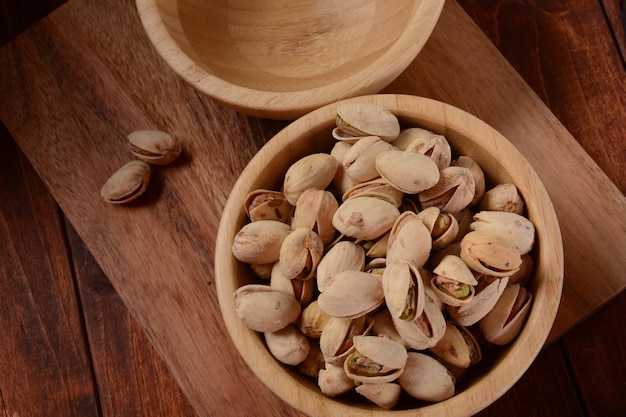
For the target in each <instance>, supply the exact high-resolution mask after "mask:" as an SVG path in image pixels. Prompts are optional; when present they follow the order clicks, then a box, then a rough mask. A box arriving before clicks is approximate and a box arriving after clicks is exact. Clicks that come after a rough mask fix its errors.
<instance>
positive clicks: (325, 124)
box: [215, 95, 563, 417]
mask: <svg viewBox="0 0 626 417" xmlns="http://www.w3.org/2000/svg"><path fill="white" fill-rule="evenodd" d="M350 100H352V101H368V102H372V103H375V104H378V105H380V106H383V107H385V108H387V109H389V110H390V111H391V112H392V113H394V114H396V115H397V116H398V118H399V119H400V121H401V124H402V125H403V126H404V127H409V126H419V127H424V128H427V129H430V130H432V131H434V132H437V133H440V134H443V135H444V136H445V137H446V138H447V139H448V141H449V142H450V144H451V145H452V147H453V149H454V150H455V151H456V153H457V154H463V155H468V156H471V157H472V158H474V159H475V160H476V161H478V163H479V164H480V165H481V167H482V168H483V170H484V171H485V174H486V177H487V178H488V180H489V181H491V182H492V183H504V182H512V183H514V184H515V185H516V186H517V187H518V189H519V190H520V192H521V194H522V195H523V197H524V199H525V202H526V204H527V209H528V216H529V218H530V219H531V220H532V222H533V223H534V225H535V227H536V231H537V236H536V237H537V241H536V244H535V248H534V249H533V250H534V258H535V261H536V272H535V276H534V278H533V281H532V285H531V286H530V288H529V290H530V291H531V292H532V293H533V297H534V300H533V307H532V310H531V313H530V315H529V317H528V320H527V322H526V325H525V327H524V328H523V330H522V332H521V333H520V334H519V336H518V337H517V339H516V340H515V341H514V342H513V343H512V344H510V345H509V346H507V347H504V348H503V349H500V350H498V352H497V353H493V354H492V353H491V352H490V353H489V355H487V356H486V357H484V358H483V361H482V362H480V363H479V364H478V365H476V366H475V368H474V369H472V370H471V372H470V373H469V375H468V378H467V379H466V380H463V381H462V383H461V384H460V385H459V386H458V387H457V394H456V395H455V396H453V397H452V398H450V399H448V400H446V401H443V402H440V403H435V404H424V403H419V402H415V403H408V404H401V408H400V409H397V410H384V409H381V408H377V407H375V406H369V405H367V402H366V401H365V400H364V399H363V398H357V399H356V400H355V397H350V396H348V397H346V398H337V399H331V398H328V397H326V396H324V395H322V394H321V393H320V392H319V389H318V388H317V385H316V383H317V381H315V380H313V379H310V378H307V377H305V376H303V375H301V374H299V373H298V372H297V371H296V370H294V369H291V368H290V367H286V366H283V365H281V364H279V363H278V362H277V361H276V360H274V359H273V357H272V356H271V355H270V353H269V352H268V350H267V348H266V347H265V344H264V342H263V339H262V336H260V335H259V334H257V333H255V332H254V331H251V330H249V329H248V328H247V327H246V326H245V325H244V324H243V323H242V322H241V321H240V320H239V319H238V318H237V317H236V314H235V306H234V302H233V293H234V291H235V290H236V289H237V288H238V287H239V286H241V285H243V284H246V283H250V282H253V281H257V279H255V277H254V275H253V274H252V272H251V271H250V270H249V269H248V267H247V266H245V265H244V264H242V263H240V262H239V261H237V260H236V259H235V258H234V257H233V255H232V253H231V245H232V242H233V238H234V236H235V234H236V233H237V232H238V231H239V229H240V228H241V226H242V225H243V224H244V222H246V216H245V213H244V211H243V209H242V207H243V201H244V198H245V196H246V194H247V193H248V192H249V191H251V190H254V189H257V188H267V189H279V187H280V185H281V184H282V180H283V175H284V173H285V171H286V169H287V168H288V167H289V166H290V164H292V163H293V162H295V161H296V160H297V159H299V158H301V157H303V156H304V155H307V154H310V153H313V152H319V151H325V152H329V151H330V148H331V146H332V144H333V143H334V139H333V138H332V137H331V135H330V130H331V128H332V126H333V125H334V119H335V111H336V109H337V107H338V105H340V104H341V103H336V104H332V105H328V106H325V107H323V108H320V109H318V110H316V111H314V112H312V113H309V114H308V115H306V116H304V117H302V118H300V119H298V120H296V121H295V122H293V123H292V124H290V125H289V126H288V127H286V128H285V129H284V130H282V131H281V132H280V133H278V134H277V135H276V136H275V137H274V138H272V139H271V140H270V141H269V142H268V143H267V144H266V145H265V146H264V147H263V148H262V149H261V150H260V151H259V152H258V153H257V154H256V156H255V157H254V158H253V159H252V160H251V161H250V163H249V164H248V166H247V167H246V168H245V170H244V171H243V172H242V174H241V176H240V177H239V179H238V181H237V182H236V184H235V186H234V188H233V190H232V193H231V195H230V197H229V200H228V202H227V204H226V207H225V209H224V212H223V215H222V220H221V224H220V228H219V232H218V236H217V248H216V254H215V278H216V286H217V293H218V299H219V303H220V308H221V312H222V315H223V318H224V321H225V323H226V326H227V328H228V331H229V332H230V336H231V338H232V340H233V342H234V343H235V345H236V347H237V349H238V350H239V352H240V353H241V356H242V357H243V359H244V360H245V361H246V363H247V364H248V366H249V367H250V368H251V369H252V371H253V372H254V373H255V374H256V375H257V376H258V377H259V378H260V379H261V380H262V381H263V382H264V383H265V384H266V385H267V386H268V387H269V388H270V389H271V390H272V391H273V392H274V393H275V394H276V395H278V396H279V397H280V398H282V399H283V400H284V401H286V402H287V403H289V404H291V405H292V406H293V407H294V408H296V409H298V410H301V411H303V412H304V413H306V414H308V415H310V416H329V415H333V416H355V417H356V416H361V415H364V414H363V413H365V415H369V416H402V417H408V416H447V417H452V416H470V415H473V414H475V413H477V412H478V411H480V410H481V409H483V408H485V407H487V406H488V405H489V404H491V403H492V402H494V401H495V400H496V399H497V398H499V397H500V396H501V395H502V394H504V392H506V391H507V390H508V389H509V388H510V387H511V386H512V385H513V384H514V383H515V382H516V381H517V380H518V379H519V378H520V377H521V376H522V374H523V373H524V372H525V371H526V369H527V368H528V367H529V366H530V364H531V363H532V361H533V360H534V359H535V357H536V356H537V354H538V353H539V351H540V350H541V348H542V346H543V344H544V343H545V340H546V338H547V336H548V333H549V331H550V328H551V327H552V324H553V322H554V319H555V316H556V312H557V309H558V305H559V301H560V297H561V290H562V284H563V249H562V242H561V235H560V231H559V225H558V222H557V218H556V214H555V212H554V208H553V206H552V203H551V201H550V199H549V196H548V194H547V192H546V190H545V188H544V186H543V184H542V183H541V180H540V179H539V177H538V176H537V174H536V173H535V171H534V170H533V169H532V167H531V166H530V165H529V164H528V162H527V161H526V160H525V159H524V158H523V156H522V155H521V154H520V153H519V151H518V150H517V149H516V148H514V147H513V145H511V143H510V142H508V141H507V140H506V139H505V138H504V137H503V136H501V135H500V134H499V133H498V132H496V131H495V130H494V129H492V128H491V127H490V126H488V125H487V124H485V123H484V122H482V121H480V120H479V119H477V118H475V117H474V116H472V115H470V114H468V113H466V112H464V111H461V110H459V109H457V108H455V107H452V106H449V105H446V104H443V103H441V102H437V101H433V100H430V99H425V98H419V97H413V96H402V95H374V96H366V97H358V98H355V99H350Z"/></svg>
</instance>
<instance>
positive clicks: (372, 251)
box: [360, 232, 390, 259]
mask: <svg viewBox="0 0 626 417" xmlns="http://www.w3.org/2000/svg"><path fill="white" fill-rule="evenodd" d="M389 235H390V232H387V233H385V234H384V235H382V236H381V237H379V238H378V239H375V240H370V241H367V242H360V244H361V246H363V249H365V250H366V251H367V252H365V255H366V256H367V257H368V258H370V259H376V258H384V257H386V256H387V245H388V244H389Z"/></svg>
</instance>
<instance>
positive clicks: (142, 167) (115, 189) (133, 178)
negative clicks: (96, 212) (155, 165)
mask: <svg viewBox="0 0 626 417" xmlns="http://www.w3.org/2000/svg"><path fill="white" fill-rule="evenodd" d="M149 181H150V166H149V165H148V164H147V163H145V162H143V161H131V162H129V163H127V164H126V165H124V166H123V167H121V168H120V169H119V170H117V171H116V172H115V173H114V174H113V175H112V176H111V177H110V178H109V179H108V180H107V181H106V182H105V183H104V185H103V186H102V189H101V190H100V195H101V196H102V198H103V199H104V201H106V202H107V203H111V204H124V203H129V202H131V201H133V200H135V199H136V198H137V197H139V196H140V195H141V194H143V193H144V191H146V188H148V182H149Z"/></svg>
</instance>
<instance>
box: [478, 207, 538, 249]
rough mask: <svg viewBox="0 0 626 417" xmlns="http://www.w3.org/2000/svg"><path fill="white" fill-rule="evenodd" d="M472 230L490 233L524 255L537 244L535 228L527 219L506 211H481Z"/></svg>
mask: <svg viewBox="0 0 626 417" xmlns="http://www.w3.org/2000/svg"><path fill="white" fill-rule="evenodd" d="M470 230H474V231H477V232H481V233H488V234H490V235H492V236H494V237H496V238H497V239H498V241H499V242H500V243H502V244H504V245H506V246H508V247H510V248H513V249H515V250H517V251H518V252H519V254H520V255H524V254H526V253H528V252H530V250H531V249H532V248H533V244H534V243H535V226H534V225H533V223H532V222H531V221H530V220H528V219H527V218H526V217H524V216H522V215H520V214H516V213H509V212H506V211H481V212H478V213H476V214H475V215H474V221H473V222H472V223H471V224H470Z"/></svg>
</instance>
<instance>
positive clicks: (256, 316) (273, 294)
mask: <svg viewBox="0 0 626 417" xmlns="http://www.w3.org/2000/svg"><path fill="white" fill-rule="evenodd" d="M234 298H235V312H236V314H237V317H239V319H240V320H241V321H242V322H243V323H244V324H245V325H246V326H248V327H249V328H250V329H252V330H254V331H257V332H263V333H265V332H276V331H278V330H280V329H284V328H285V327H287V325H288V324H291V323H293V322H295V321H296V320H297V319H298V317H299V316H300V312H301V308H300V304H299V303H298V301H296V299H295V298H294V297H293V295H291V294H288V293H286V292H284V291H281V290H279V289H277V288H272V287H270V286H269V285H261V284H246V285H243V286H241V287H239V288H238V289H237V290H236V291H235V293H234Z"/></svg>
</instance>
